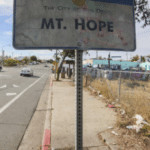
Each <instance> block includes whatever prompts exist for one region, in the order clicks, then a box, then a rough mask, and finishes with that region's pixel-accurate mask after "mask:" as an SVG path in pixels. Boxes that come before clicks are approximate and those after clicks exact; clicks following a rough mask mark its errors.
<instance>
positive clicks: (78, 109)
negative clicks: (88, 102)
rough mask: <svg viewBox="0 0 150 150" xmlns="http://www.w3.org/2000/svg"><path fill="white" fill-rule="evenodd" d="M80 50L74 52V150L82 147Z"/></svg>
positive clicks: (79, 149)
mask: <svg viewBox="0 0 150 150" xmlns="http://www.w3.org/2000/svg"><path fill="white" fill-rule="evenodd" d="M82 53H83V51H82V50H75V90H76V91H75V96H76V101H75V110H76V133H75V134H76V135H75V150H82V147H83V123H82V122H83V94H82V92H83V88H82Z"/></svg>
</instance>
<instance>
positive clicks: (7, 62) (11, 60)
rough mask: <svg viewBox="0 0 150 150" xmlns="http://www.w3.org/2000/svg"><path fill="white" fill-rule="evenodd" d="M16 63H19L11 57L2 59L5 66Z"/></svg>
mask: <svg viewBox="0 0 150 150" xmlns="http://www.w3.org/2000/svg"><path fill="white" fill-rule="evenodd" d="M18 63H19V61H18V60H15V59H11V58H9V59H7V60H5V61H4V64H5V66H17V64H18Z"/></svg>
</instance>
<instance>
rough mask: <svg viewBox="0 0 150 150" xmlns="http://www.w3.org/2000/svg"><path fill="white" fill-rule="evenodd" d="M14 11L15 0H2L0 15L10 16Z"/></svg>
mask: <svg viewBox="0 0 150 150" xmlns="http://www.w3.org/2000/svg"><path fill="white" fill-rule="evenodd" d="M12 12H13V0H0V16H10V15H12Z"/></svg>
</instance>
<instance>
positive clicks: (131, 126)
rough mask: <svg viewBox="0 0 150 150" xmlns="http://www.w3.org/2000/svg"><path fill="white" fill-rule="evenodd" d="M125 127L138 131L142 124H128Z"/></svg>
mask: <svg viewBox="0 0 150 150" xmlns="http://www.w3.org/2000/svg"><path fill="white" fill-rule="evenodd" d="M126 128H127V129H134V130H136V132H137V133H138V132H139V131H140V129H141V128H143V125H142V124H140V125H130V126H127V127H126Z"/></svg>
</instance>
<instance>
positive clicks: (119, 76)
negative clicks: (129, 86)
mask: <svg viewBox="0 0 150 150" xmlns="http://www.w3.org/2000/svg"><path fill="white" fill-rule="evenodd" d="M120 92H121V71H120V72H119V92H118V95H119V99H118V100H119V101H120Z"/></svg>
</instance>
